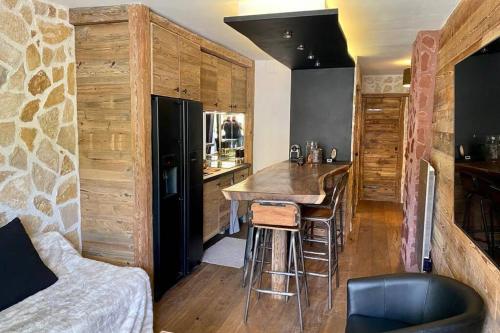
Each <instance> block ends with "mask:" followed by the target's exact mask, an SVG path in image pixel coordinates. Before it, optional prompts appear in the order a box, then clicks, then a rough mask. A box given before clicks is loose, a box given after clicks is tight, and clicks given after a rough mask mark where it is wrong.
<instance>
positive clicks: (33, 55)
mask: <svg viewBox="0 0 500 333" xmlns="http://www.w3.org/2000/svg"><path fill="white" fill-rule="evenodd" d="M26 64H27V65H28V69H29V70H30V71H32V70H35V69H37V68H38V67H39V66H40V52H38V48H37V47H36V45H35V44H30V45H29V46H28V48H27V49H26Z"/></svg>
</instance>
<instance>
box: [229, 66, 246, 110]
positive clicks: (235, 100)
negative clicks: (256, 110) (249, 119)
mask: <svg viewBox="0 0 500 333" xmlns="http://www.w3.org/2000/svg"><path fill="white" fill-rule="evenodd" d="M231 100H232V103H231V104H232V106H233V112H246V111H247V71H246V69H245V68H244V67H241V66H238V65H235V64H233V65H232V68H231Z"/></svg>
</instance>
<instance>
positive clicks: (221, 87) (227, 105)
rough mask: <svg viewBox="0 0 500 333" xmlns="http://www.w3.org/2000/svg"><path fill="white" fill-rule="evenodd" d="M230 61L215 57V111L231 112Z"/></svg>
mask: <svg viewBox="0 0 500 333" xmlns="http://www.w3.org/2000/svg"><path fill="white" fill-rule="evenodd" d="M231 103H232V101H231V63H230V62H228V61H226V60H224V59H220V58H219V59H217V111H221V112H231Z"/></svg>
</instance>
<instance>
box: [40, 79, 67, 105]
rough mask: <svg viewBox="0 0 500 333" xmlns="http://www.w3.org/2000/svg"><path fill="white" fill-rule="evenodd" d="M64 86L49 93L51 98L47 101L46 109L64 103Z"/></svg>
mask: <svg viewBox="0 0 500 333" xmlns="http://www.w3.org/2000/svg"><path fill="white" fill-rule="evenodd" d="M64 98H65V96H64V85H63V84H61V85H59V86H57V87H55V88H54V89H52V91H51V92H50V93H49V96H47V99H46V100H45V104H44V107H46V108H49V107H52V106H54V105H57V104H59V103H62V102H64Z"/></svg>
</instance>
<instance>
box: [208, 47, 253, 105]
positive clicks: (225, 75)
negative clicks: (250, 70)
mask: <svg viewBox="0 0 500 333" xmlns="http://www.w3.org/2000/svg"><path fill="white" fill-rule="evenodd" d="M214 66H215V68H214ZM201 95H202V102H203V109H204V110H205V111H220V112H246V110H247V72H246V68H245V67H242V66H238V65H235V64H232V63H230V62H229V61H226V60H223V59H220V58H217V57H215V56H212V55H210V54H206V53H203V56H202V77H201ZM214 100H215V102H214Z"/></svg>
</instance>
